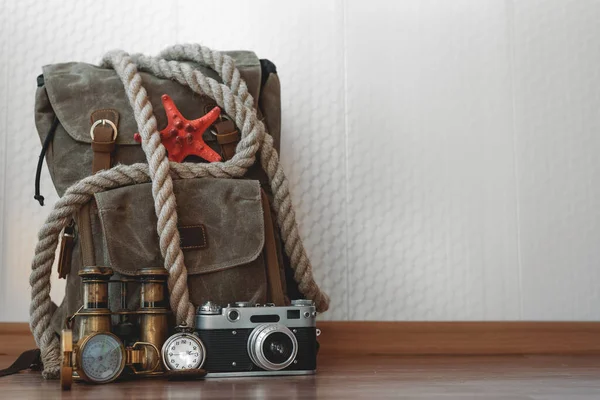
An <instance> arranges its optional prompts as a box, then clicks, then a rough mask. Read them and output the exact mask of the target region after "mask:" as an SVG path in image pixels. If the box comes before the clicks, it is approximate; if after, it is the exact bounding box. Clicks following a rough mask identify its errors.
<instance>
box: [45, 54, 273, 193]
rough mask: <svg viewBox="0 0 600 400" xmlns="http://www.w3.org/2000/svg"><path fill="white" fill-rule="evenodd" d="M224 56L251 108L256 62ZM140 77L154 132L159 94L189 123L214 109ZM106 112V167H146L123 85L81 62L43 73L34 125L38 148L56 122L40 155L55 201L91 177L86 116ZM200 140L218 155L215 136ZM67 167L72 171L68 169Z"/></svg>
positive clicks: (166, 82)
mask: <svg viewBox="0 0 600 400" xmlns="http://www.w3.org/2000/svg"><path fill="white" fill-rule="evenodd" d="M225 54H227V55H229V56H231V57H233V59H234V60H235V62H236V66H237V67H238V68H239V70H240V73H241V74H242V77H243V79H244V81H245V82H246V84H247V86H248V90H249V92H250V94H252V96H253V97H254V99H255V102H256V103H257V102H258V99H259V96H260V89H261V65H260V61H259V59H258V57H257V56H256V55H255V54H254V53H253V52H249V51H232V52H227V53H225ZM190 65H193V66H194V68H195V69H198V70H199V71H201V72H202V73H203V74H204V75H206V76H207V77H210V78H213V79H215V80H217V81H218V82H221V78H220V77H219V76H218V75H217V73H216V72H215V71H213V70H211V69H209V68H206V67H204V66H201V65H197V64H193V63H190ZM140 76H141V77H142V82H143V86H144V88H146V90H147V93H148V98H149V100H150V102H151V103H152V107H153V109H154V115H155V116H156V121H157V127H158V129H159V130H161V129H163V128H165V127H166V126H167V116H166V114H165V111H164V107H163V103H162V101H161V96H162V95H164V94H167V95H169V97H170V98H171V99H173V101H174V103H175V104H176V105H177V107H178V109H179V110H180V111H181V113H182V114H183V115H184V116H185V117H186V118H187V119H190V120H193V119H196V118H200V117H201V116H203V115H205V114H206V113H207V112H208V111H209V110H211V109H212V108H213V107H215V106H216V103H215V102H214V100H212V99H210V98H209V97H207V96H204V95H200V94H197V93H195V92H194V91H192V90H191V89H190V88H189V87H187V86H183V85H181V84H179V83H178V82H175V81H174V80H170V79H162V78H158V77H156V76H154V75H152V74H150V73H146V72H141V73H140ZM106 109H110V110H115V111H116V112H117V113H118V115H119V118H118V127H117V128H118V135H117V136H116V137H115V139H114V141H115V146H116V148H115V150H114V154H113V157H114V160H113V163H112V164H113V165H116V164H117V163H120V164H126V165H129V164H134V163H138V162H146V157H145V155H144V153H143V151H142V149H141V146H140V144H139V143H138V142H136V141H135V139H134V134H135V133H136V132H138V127H137V123H136V121H135V118H134V115H133V110H132V109H131V105H130V104H129V100H128V99H127V95H126V93H125V89H124V87H123V82H121V80H120V78H119V77H118V76H117V74H116V72H115V71H114V70H113V69H110V68H102V67H99V66H95V65H91V64H87V63H81V62H70V63H62V64H52V65H47V66H45V67H44V68H43V77H42V78H41V79H39V80H38V89H37V92H36V101H35V122H36V128H37V131H38V134H39V136H40V139H41V141H42V142H43V141H44V139H45V137H46V135H47V134H48V132H49V130H50V127H51V126H52V122H53V120H54V118H55V117H56V118H57V119H58V121H59V125H58V128H57V129H56V132H55V133H54V137H53V138H52V142H51V143H50V147H49V148H48V151H47V153H46V161H47V163H48V168H49V170H50V176H51V177H52V181H53V183H54V186H55V187H56V190H57V192H58V194H59V195H60V196H62V195H63V193H64V191H65V190H66V189H67V188H68V187H69V186H71V185H72V184H73V183H75V182H77V181H79V180H80V179H82V178H85V177H86V176H89V175H91V174H92V160H93V156H94V153H93V151H92V148H91V143H92V138H91V136H90V128H91V115H92V114H93V113H95V112H98V111H99V110H106ZM278 111H279V110H277V112H278ZM203 139H204V141H205V142H206V143H207V144H208V145H209V146H210V147H211V148H212V149H213V150H215V151H216V152H220V151H221V149H220V145H219V144H218V143H217V142H216V140H215V136H214V135H212V134H211V133H210V131H209V130H207V131H206V132H205V133H204V135H203ZM73 165H77V166H78V168H73Z"/></svg>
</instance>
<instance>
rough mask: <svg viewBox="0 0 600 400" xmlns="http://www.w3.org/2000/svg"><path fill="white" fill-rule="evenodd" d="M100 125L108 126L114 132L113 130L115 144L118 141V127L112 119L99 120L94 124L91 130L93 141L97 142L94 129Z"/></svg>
mask: <svg viewBox="0 0 600 400" xmlns="http://www.w3.org/2000/svg"><path fill="white" fill-rule="evenodd" d="M100 124H102V126H104V125H106V124H108V125H109V126H110V127H111V128H112V130H113V138H112V141H113V142H114V141H115V140H116V139H117V134H118V133H117V126H116V125H115V123H114V122H112V121H111V120H110V119H99V120H98V121H96V122H94V123H93V124H92V127H91V128H90V136H91V137H92V140H96V138H94V128H95V127H97V126H98V125H100Z"/></svg>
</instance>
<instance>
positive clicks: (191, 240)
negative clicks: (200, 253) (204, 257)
mask: <svg viewBox="0 0 600 400" xmlns="http://www.w3.org/2000/svg"><path fill="white" fill-rule="evenodd" d="M177 229H178V230H179V245H180V247H181V250H190V249H205V248H207V247H208V241H207V239H206V228H205V227H204V225H202V224H200V225H190V226H180V227H179V228H177Z"/></svg>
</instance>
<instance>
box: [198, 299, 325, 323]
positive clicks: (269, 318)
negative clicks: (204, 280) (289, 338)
mask: <svg viewBox="0 0 600 400" xmlns="http://www.w3.org/2000/svg"><path fill="white" fill-rule="evenodd" d="M294 304H298V305H291V306H284V307H276V306H273V305H255V306H250V307H249V306H248V304H245V303H244V304H243V305H242V304H238V303H234V304H233V305H231V304H228V305H227V307H223V308H221V310H220V311H221V312H220V313H217V312H215V311H216V310H214V309H212V310H211V311H212V312H211V313H205V312H203V311H202V307H200V308H199V309H198V313H197V314H196V329H198V330H204V329H207V330H212V329H254V328H256V327H257V326H258V325H261V324H265V323H267V324H268V323H279V324H282V325H284V326H287V327H293V328H314V327H316V324H317V311H316V309H315V306H314V305H313V303H312V302H294ZM309 304H310V305H309Z"/></svg>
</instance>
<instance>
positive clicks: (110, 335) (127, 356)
mask: <svg viewBox="0 0 600 400" xmlns="http://www.w3.org/2000/svg"><path fill="white" fill-rule="evenodd" d="M79 276H80V277H81V280H82V285H83V305H82V306H81V308H80V309H79V310H78V311H77V312H76V313H75V314H73V315H72V316H71V317H69V318H68V319H67V321H66V327H67V328H66V329H64V330H63V331H62V338H61V351H62V356H63V360H62V368H61V386H62V388H63V389H69V388H70V387H71V385H72V382H73V380H79V379H80V380H83V381H86V382H90V383H108V382H112V381H114V380H115V379H117V378H118V377H119V376H121V375H122V374H123V373H129V374H132V375H155V374H161V373H162V371H163V370H162V363H161V356H160V350H159V349H160V348H161V347H162V345H163V343H164V342H165V340H166V338H167V335H168V321H167V318H168V314H169V313H170V311H169V309H168V308H167V304H168V302H167V298H166V281H167V278H168V273H167V271H166V270H165V269H164V268H144V269H140V270H139V271H138V274H137V275H136V276H135V277H132V278H123V279H111V277H112V276H113V271H112V269H111V268H108V267H98V266H94V267H85V268H83V269H81V271H80V272H79ZM132 283H134V284H139V285H140V304H139V308H138V309H136V310H129V309H128V308H127V293H128V285H129V284H132ZM109 284H118V285H120V291H119V293H118V299H119V303H120V304H119V306H118V309H117V310H116V311H111V305H110V304H109V303H110V302H109ZM111 294H112V293H111ZM111 297H114V296H111ZM75 318H78V319H79V323H78V325H77V327H78V340H77V342H76V343H73V331H72V328H73V325H74V320H75Z"/></svg>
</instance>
